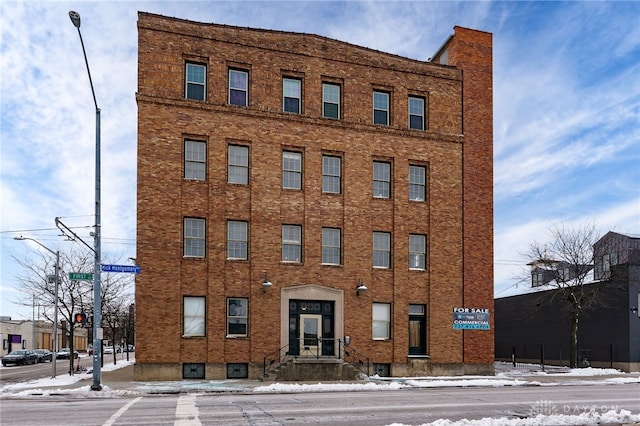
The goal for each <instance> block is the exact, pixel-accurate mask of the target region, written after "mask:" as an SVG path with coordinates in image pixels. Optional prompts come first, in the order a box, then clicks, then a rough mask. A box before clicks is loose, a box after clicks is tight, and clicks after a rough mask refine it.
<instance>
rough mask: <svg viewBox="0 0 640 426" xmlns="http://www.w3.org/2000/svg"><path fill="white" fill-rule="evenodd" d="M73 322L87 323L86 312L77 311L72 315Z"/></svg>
mask: <svg viewBox="0 0 640 426" xmlns="http://www.w3.org/2000/svg"><path fill="white" fill-rule="evenodd" d="M73 322H74V323H76V324H86V323H87V314H85V313H84V312H83V313H79V314H74V315H73Z"/></svg>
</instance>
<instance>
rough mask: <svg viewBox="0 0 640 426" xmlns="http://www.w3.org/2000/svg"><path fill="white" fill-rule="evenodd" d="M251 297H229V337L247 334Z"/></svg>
mask: <svg viewBox="0 0 640 426" xmlns="http://www.w3.org/2000/svg"><path fill="white" fill-rule="evenodd" d="M248 315H249V299H245V298H239V297H233V298H232V297H230V298H228V299H227V337H245V336H247V335H248V334H249V333H248V330H247V318H248Z"/></svg>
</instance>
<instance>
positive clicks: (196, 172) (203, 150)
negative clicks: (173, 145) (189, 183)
mask: <svg viewBox="0 0 640 426" xmlns="http://www.w3.org/2000/svg"><path fill="white" fill-rule="evenodd" d="M206 158H207V144H206V143H204V142H201V141H191V140H186V141H184V178H185V179H195V180H205V179H206V177H207V173H206V170H207V162H206V161H207V160H206Z"/></svg>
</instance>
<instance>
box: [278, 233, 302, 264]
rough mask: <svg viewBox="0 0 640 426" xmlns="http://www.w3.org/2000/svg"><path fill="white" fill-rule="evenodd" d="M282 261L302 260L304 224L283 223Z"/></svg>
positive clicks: (298, 261)
mask: <svg viewBox="0 0 640 426" xmlns="http://www.w3.org/2000/svg"><path fill="white" fill-rule="evenodd" d="M282 261H283V262H297V263H300V262H301V261H302V226H300V225H282Z"/></svg>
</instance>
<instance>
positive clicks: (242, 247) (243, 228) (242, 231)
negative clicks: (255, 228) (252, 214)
mask: <svg viewBox="0 0 640 426" xmlns="http://www.w3.org/2000/svg"><path fill="white" fill-rule="evenodd" d="M248 245H249V240H248V237H247V222H241V221H236V220H230V221H228V222H227V259H237V260H246V259H248V258H249V256H248Z"/></svg>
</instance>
